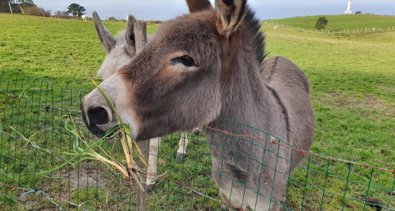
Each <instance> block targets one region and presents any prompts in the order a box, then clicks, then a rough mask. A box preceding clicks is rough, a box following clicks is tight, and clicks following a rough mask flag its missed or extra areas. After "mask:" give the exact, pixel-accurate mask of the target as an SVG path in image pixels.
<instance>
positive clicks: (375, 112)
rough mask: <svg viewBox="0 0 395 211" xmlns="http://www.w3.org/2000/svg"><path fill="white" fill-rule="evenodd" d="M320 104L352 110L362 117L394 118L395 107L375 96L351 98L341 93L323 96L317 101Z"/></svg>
mask: <svg viewBox="0 0 395 211" xmlns="http://www.w3.org/2000/svg"><path fill="white" fill-rule="evenodd" d="M319 101H320V103H321V104H324V105H326V106H331V107H338V108H341V109H347V110H352V111H355V112H358V113H360V114H361V115H362V116H363V117H366V118H373V119H375V120H383V119H386V118H389V117H390V116H392V117H393V116H395V105H391V104H390V103H387V102H385V101H383V100H381V99H379V98H378V97H376V96H373V95H366V96H362V97H352V96H348V95H346V94H344V93H341V92H334V93H328V94H325V95H324V96H323V97H320V99H319Z"/></svg>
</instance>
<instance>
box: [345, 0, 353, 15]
mask: <svg viewBox="0 0 395 211" xmlns="http://www.w3.org/2000/svg"><path fill="white" fill-rule="evenodd" d="M344 14H346V15H351V14H352V11H351V0H348V4H347V9H346V11H345V12H344Z"/></svg>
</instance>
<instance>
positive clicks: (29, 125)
mask: <svg viewBox="0 0 395 211" xmlns="http://www.w3.org/2000/svg"><path fill="white" fill-rule="evenodd" d="M86 91H87V90H86ZM86 91H85V90H78V88H77V87H72V88H71V87H63V86H56V85H54V84H53V83H51V82H50V81H48V80H45V79H37V78H32V77H29V76H27V75H24V74H19V73H15V72H9V73H5V72H3V73H0V111H1V112H0V119H1V123H0V198H1V200H0V210H135V209H136V196H135V192H136V190H135V188H134V187H131V186H130V185H129V184H128V183H127V182H125V181H124V180H123V179H122V177H121V176H120V175H119V174H117V173H116V172H114V171H112V170H109V169H108V168H107V167H106V166H105V165H103V164H101V163H99V162H98V161H91V160H88V161H83V162H76V161H78V159H79V157H78V156H77V157H76V156H74V154H73V153H74V152H75V148H76V143H78V141H79V140H78V139H77V138H76V137H75V136H73V134H71V133H70V131H69V130H68V129H67V127H66V122H67V121H69V120H72V121H73V122H74V124H75V127H76V128H78V129H79V130H80V131H81V133H82V134H84V136H85V137H86V138H87V139H89V140H92V142H94V141H95V140H96V138H95V137H93V136H91V135H90V133H89V132H88V131H87V130H86V129H85V126H84V125H83V123H82V122H81V120H80V119H81V118H80V111H79V104H80V98H81V97H82V96H83V95H84V94H85V93H86ZM235 124H238V126H240V127H241V128H243V130H248V131H252V133H248V134H250V135H248V134H243V133H241V134H232V133H230V132H228V131H226V130H218V129H216V128H206V130H218V131H217V132H218V133H223V134H225V135H226V136H228V137H230V138H232V140H234V142H235V143H237V142H243V141H250V142H251V143H252V144H251V146H252V147H253V148H254V149H255V150H256V149H262V150H263V151H264V152H265V153H267V154H268V155H271V156H277V157H278V159H277V160H279V159H286V158H282V157H280V153H279V151H278V150H279V149H281V147H282V146H287V147H292V146H289V145H287V143H286V142H284V141H282V140H280V139H277V138H275V136H272V135H271V134H268V133H266V132H265V131H262V130H259V129H257V128H253V127H250V126H248V125H244V124H241V123H237V122H235ZM251 134H253V135H251ZM188 137H189V140H190V144H189V146H188V148H187V149H186V151H187V157H186V158H185V160H184V161H183V162H177V160H176V149H177V147H178V140H179V139H180V138H181V137H180V134H177V133H176V134H173V135H169V136H166V137H163V138H162V141H161V144H160V147H159V153H158V158H157V159H158V175H159V177H158V179H157V181H156V186H155V188H154V189H153V191H152V192H149V193H147V200H146V201H147V205H146V209H147V210H218V209H219V207H220V206H221V200H220V197H219V196H218V195H219V193H218V190H217V187H216V185H215V183H214V182H213V180H212V179H211V176H212V174H214V173H215V172H212V170H211V165H212V160H211V154H210V148H211V147H210V146H209V144H208V142H207V140H206V137H205V136H204V135H203V134H189V135H188ZM258 139H264V140H265V143H266V145H262V144H259V143H261V142H255V141H254V140H258ZM268 145H270V146H271V147H268ZM101 147H103V148H105V150H106V151H107V152H110V153H111V154H112V155H113V156H122V153H121V146H120V144H119V143H117V141H116V139H114V140H106V141H105V142H103V143H102V145H101ZM269 149H274V150H269ZM297 151H298V152H299V153H301V154H303V156H305V157H306V159H305V161H304V162H302V163H301V164H299V165H298V166H297V167H296V169H295V170H294V171H293V173H292V174H291V175H288V172H281V171H279V170H278V169H273V172H274V173H275V174H277V177H279V176H278V175H284V176H286V178H287V190H286V196H285V199H284V201H271V202H270V203H278V204H281V206H282V209H283V210H395V172H394V171H391V170H389V169H385V168H376V167H372V166H369V165H366V164H361V163H353V162H348V161H342V160H340V159H336V158H331V157H325V156H322V155H319V154H315V153H313V152H304V151H303V150H299V149H297ZM239 153H247V154H249V153H250V154H251V152H244V151H240V152H239ZM350 153H352V152H350ZM222 162H223V161H222ZM249 162H251V163H256V164H257V165H258V164H259V165H261V166H264V165H267V164H266V163H265V161H264V159H263V160H262V159H258V158H254V157H250V160H249ZM288 162H291V161H290V160H288ZM217 173H219V174H220V175H221V176H223V177H227V176H228V175H226V172H217ZM274 178H276V176H275V175H274ZM274 180H275V179H274ZM232 184H233V182H232ZM244 188H245V189H251V190H256V189H254V187H247V186H246V185H245V186H244ZM275 188H276V187H274V186H272V189H275ZM271 191H273V190H271ZM256 194H257V195H259V194H263V193H260V192H259V191H257V192H256ZM252 209H254V208H252Z"/></svg>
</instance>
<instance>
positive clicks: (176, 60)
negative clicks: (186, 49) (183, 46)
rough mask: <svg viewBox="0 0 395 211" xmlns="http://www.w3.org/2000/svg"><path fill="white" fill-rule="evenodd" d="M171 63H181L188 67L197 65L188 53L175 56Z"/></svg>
mask: <svg viewBox="0 0 395 211" xmlns="http://www.w3.org/2000/svg"><path fill="white" fill-rule="evenodd" d="M170 63H171V64H172V65H176V64H179V63H181V64H183V65H185V66H187V67H196V66H197V64H196V63H195V60H194V59H193V58H192V57H190V56H188V55H184V56H180V57H176V58H173V59H172V60H171V62H170Z"/></svg>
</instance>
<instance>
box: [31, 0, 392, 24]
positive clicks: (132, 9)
mask: <svg viewBox="0 0 395 211" xmlns="http://www.w3.org/2000/svg"><path fill="white" fill-rule="evenodd" d="M347 1H348V0H249V1H248V3H249V5H250V7H251V8H252V9H253V10H255V12H256V14H257V16H258V18H259V19H261V20H267V19H276V18H285V17H294V16H306V15H330V14H343V13H344V11H345V10H346V7H347ZM211 2H214V0H211ZM34 3H35V4H36V5H38V6H40V7H43V8H44V9H46V10H51V11H52V12H55V11H65V10H67V6H68V5H70V4H71V3H78V4H80V5H82V6H84V7H85V9H86V12H87V14H88V16H91V14H92V12H93V11H97V12H98V13H99V15H100V16H101V18H102V19H106V18H109V17H111V16H113V17H115V18H118V19H124V18H125V17H126V16H127V15H128V14H132V15H134V16H135V17H136V18H137V19H142V20H168V19H172V18H174V17H177V16H179V15H182V14H185V13H187V12H188V8H187V6H186V3H185V0H111V1H108V0H107V1H106V0H61V1H59V0H34ZM352 11H353V12H356V11H362V12H364V13H375V14H380V15H395V0H352Z"/></svg>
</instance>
